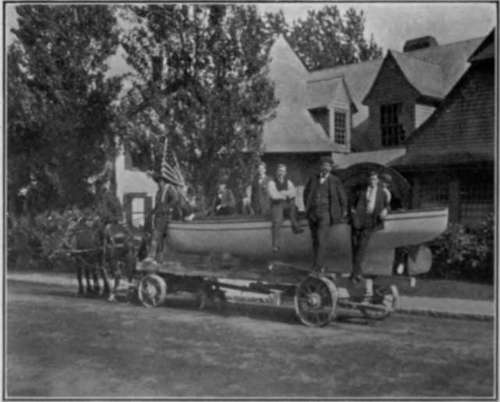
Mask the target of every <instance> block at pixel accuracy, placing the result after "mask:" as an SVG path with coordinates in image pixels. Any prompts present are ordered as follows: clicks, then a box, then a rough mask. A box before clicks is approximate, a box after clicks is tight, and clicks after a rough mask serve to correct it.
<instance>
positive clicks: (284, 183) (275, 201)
mask: <svg viewBox="0 0 500 402" xmlns="http://www.w3.org/2000/svg"><path fill="white" fill-rule="evenodd" d="M267 191H268V193H269V198H270V199H271V221H272V243H273V252H278V251H279V248H280V244H281V233H280V231H281V224H282V223H283V220H284V219H285V214H287V215H288V216H289V218H290V221H291V222H292V230H293V232H294V233H296V234H298V233H302V232H303V231H304V229H302V228H301V227H300V224H299V222H298V220H297V207H296V206H295V197H296V194H297V191H296V189H295V186H294V185H293V183H292V181H291V180H290V179H288V176H287V174H286V166H285V165H284V164H282V163H280V164H279V165H278V168H277V169H276V176H275V177H274V178H272V179H271V180H269V184H268V186H267Z"/></svg>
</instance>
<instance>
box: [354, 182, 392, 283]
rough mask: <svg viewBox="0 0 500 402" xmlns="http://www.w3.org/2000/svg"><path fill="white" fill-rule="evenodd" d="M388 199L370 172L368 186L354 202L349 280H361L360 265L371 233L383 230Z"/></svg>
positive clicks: (387, 209) (359, 193) (385, 192)
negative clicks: (351, 265)
mask: <svg viewBox="0 0 500 402" xmlns="http://www.w3.org/2000/svg"><path fill="white" fill-rule="evenodd" d="M389 203H390V199H389V197H388V196H387V191H385V190H384V188H383V186H382V185H381V183H380V182H379V178H378V174H377V172H370V175H369V180H368V185H367V186H366V187H364V188H363V189H361V190H360V191H359V192H358V193H357V195H356V198H355V200H354V203H353V209H352V210H351V216H352V251H353V269H352V275H351V279H352V280H353V281H354V282H359V281H360V280H361V279H362V264H363V262H364V259H365V254H366V249H367V247H368V242H369V241H370V237H371V235H372V234H373V232H375V231H377V230H380V229H383V227H384V219H385V217H386V216H387V213H388V211H389Z"/></svg>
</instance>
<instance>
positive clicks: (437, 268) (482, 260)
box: [428, 215, 495, 283]
mask: <svg viewBox="0 0 500 402" xmlns="http://www.w3.org/2000/svg"><path fill="white" fill-rule="evenodd" d="M494 228H495V225H494V217H493V215H489V216H488V217H487V218H486V219H485V220H484V221H483V222H481V224H480V225H479V226H477V227H475V228H468V227H465V226H464V225H461V224H451V225H450V226H449V227H448V229H447V230H446V232H444V233H443V234H442V235H441V236H440V237H439V238H437V239H436V240H434V241H433V242H432V243H430V247H431V250H432V252H433V264H432V268H431V271H430V272H429V274H428V276H431V277H436V278H445V279H465V280H473V281H479V282H488V283H493V275H494V271H493V255H494Z"/></svg>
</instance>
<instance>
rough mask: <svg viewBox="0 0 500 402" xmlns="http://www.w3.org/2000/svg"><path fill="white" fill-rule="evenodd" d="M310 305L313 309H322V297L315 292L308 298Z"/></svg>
mask: <svg viewBox="0 0 500 402" xmlns="http://www.w3.org/2000/svg"><path fill="white" fill-rule="evenodd" d="M307 302H308V304H309V305H310V306H311V307H313V308H318V307H321V295H320V294H318V293H316V292H314V293H311V294H310V295H309V296H307Z"/></svg>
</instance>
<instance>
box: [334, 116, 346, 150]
mask: <svg viewBox="0 0 500 402" xmlns="http://www.w3.org/2000/svg"><path fill="white" fill-rule="evenodd" d="M334 124H335V126H334V127H335V136H334V138H335V143H337V144H343V145H345V143H346V136H347V113H346V112H343V111H340V110H335V117H334Z"/></svg>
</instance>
